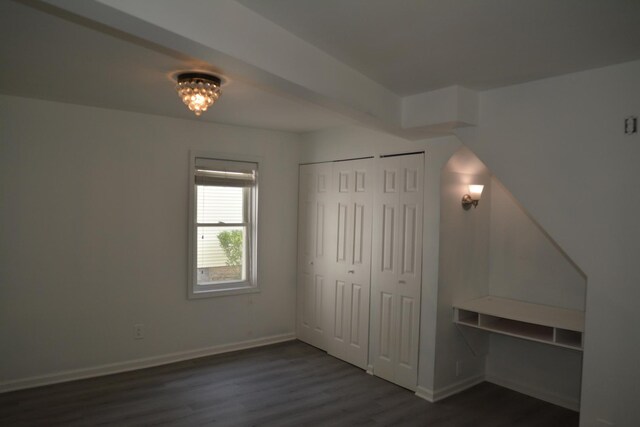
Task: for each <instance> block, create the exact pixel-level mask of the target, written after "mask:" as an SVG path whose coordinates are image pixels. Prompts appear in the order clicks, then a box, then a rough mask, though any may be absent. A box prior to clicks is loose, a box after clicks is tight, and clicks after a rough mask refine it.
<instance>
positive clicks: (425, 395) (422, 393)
mask: <svg viewBox="0 0 640 427" xmlns="http://www.w3.org/2000/svg"><path fill="white" fill-rule="evenodd" d="M416 396H418V397H419V398H420V399H424V400H426V401H427V402H431V403H433V390H431V389H428V388H426V387H422V386H421V385H419V386H418V387H416Z"/></svg>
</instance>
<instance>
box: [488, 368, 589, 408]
mask: <svg viewBox="0 0 640 427" xmlns="http://www.w3.org/2000/svg"><path fill="white" fill-rule="evenodd" d="M486 381H488V382H490V383H493V384H496V385H499V386H502V387H505V388H508V389H511V390H513V391H517V392H518V393H522V394H526V395H527V396H531V397H535V398H536V399H540V400H544V401H545V402H549V403H553V404H554V405H558V406H562V407H563V408H567V409H571V410H572V411H580V401H579V400H578V399H575V398H572V397H568V396H561V395H559V394H556V393H552V392H549V391H547V390H542V389H539V388H535V387H531V386H530V385H528V384H524V383H520V382H516V381H513V380H510V379H507V378H501V377H497V376H493V375H487V376H486Z"/></svg>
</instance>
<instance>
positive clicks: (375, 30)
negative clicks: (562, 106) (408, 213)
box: [238, 0, 640, 96]
mask: <svg viewBox="0 0 640 427" xmlns="http://www.w3.org/2000/svg"><path fill="white" fill-rule="evenodd" d="M238 1H239V3H241V4H243V5H244V6H246V7H248V8H250V9H252V10H253V11H255V12H257V13H259V14H260V15H262V16H264V17H265V18H267V19H269V20H271V21H272V22H274V23H276V24H278V25H279V26H281V27H283V28H284V29H285V30H287V31H289V32H291V33H293V34H296V35H297V36H298V37H300V38H302V39H304V40H306V41H307V42H309V43H311V44H313V45H315V46H316V47H318V48H320V49H321V50H323V51H325V52H326V53H328V54H330V55H331V56H333V57H335V58H337V59H339V60H340V61H342V62H344V63H346V64H347V65H349V66H351V67H352V68H355V69H357V70H358V71H360V72H361V73H362V74H364V75H366V76H368V77H370V78H371V79H373V80H375V81H377V82H378V83H380V84H381V85H383V86H385V87H387V88H388V89H390V90H391V91H393V92H395V93H396V94H398V95H402V96H405V95H412V94H416V93H422V92H427V91H430V90H433V89H438V88H443V87H447V86H451V85H461V86H465V87H467V88H470V89H488V88H495V87H500V86H507V85H510V84H514V83H521V82H525V81H530V80H537V79H541V78H545V77H550V76H554V75H559V74H566V73H570V72H574V71H579V70H586V69H590V68H596V67H602V66H605V65H610V64H616V63H622V62H627V61H631V60H634V59H638V58H640V1H638V0H477V1H473V0H322V1H318V0H238Z"/></svg>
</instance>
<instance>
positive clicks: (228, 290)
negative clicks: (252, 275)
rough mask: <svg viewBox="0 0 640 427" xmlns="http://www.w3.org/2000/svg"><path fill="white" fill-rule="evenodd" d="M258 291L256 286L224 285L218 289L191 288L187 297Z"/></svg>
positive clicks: (209, 296) (208, 296)
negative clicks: (198, 289) (197, 289)
mask: <svg viewBox="0 0 640 427" xmlns="http://www.w3.org/2000/svg"><path fill="white" fill-rule="evenodd" d="M258 292H260V289H259V288H258V287H256V286H238V287H226V288H220V289H203V290H200V291H196V290H194V289H193V288H191V289H190V290H189V299H200V298H213V297H224V296H230V295H242V294H255V293H258Z"/></svg>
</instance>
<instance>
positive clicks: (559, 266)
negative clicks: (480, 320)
mask: <svg viewBox="0 0 640 427" xmlns="http://www.w3.org/2000/svg"><path fill="white" fill-rule="evenodd" d="M491 190H492V192H491V201H490V203H491V223H490V226H491V233H490V239H489V240H490V270H489V294H491V295H496V296H500V297H504V298H511V299H516V300H521V301H528V302H533V303H537V304H544V305H552V306H556V307H564V308H571V309H576V310H584V303H585V293H586V277H585V276H584V274H583V273H582V272H581V271H580V270H579V269H577V268H576V266H575V265H574V264H573V262H572V261H571V260H570V259H569V258H568V257H567V256H566V254H564V253H563V252H562V251H561V249H560V248H558V246H557V245H556V244H555V243H554V242H553V240H552V239H551V238H550V237H549V236H548V235H547V234H546V233H545V232H544V230H542V229H540V227H539V226H538V224H536V223H535V222H534V221H533V220H532V219H531V218H530V217H529V216H528V215H527V213H526V212H525V211H524V210H523V209H522V207H521V206H520V205H519V204H518V202H517V201H516V200H515V198H514V197H513V196H512V195H511V194H510V193H509V192H508V191H507V189H505V188H504V186H503V185H502V184H501V183H500V182H499V181H498V180H497V179H495V177H493V178H492V179H491ZM486 376H487V379H489V380H490V381H492V382H495V383H497V384H501V385H504V386H507V387H510V388H513V389H515V390H518V391H521V392H524V393H527V394H530V395H532V396H535V397H538V398H541V399H545V400H548V401H551V402H554V403H558V404H561V405H563V406H567V407H570V408H574V409H577V408H579V403H580V383H581V377H582V352H579V351H575V350H569V349H564V348H560V347H555V346H550V345H546V344H540V343H534V342H529V341H524V340H520V339H515V338H510V337H505V336H502V335H497V334H494V335H492V336H491V339H490V346H489V353H488V355H487V364H486Z"/></svg>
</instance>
